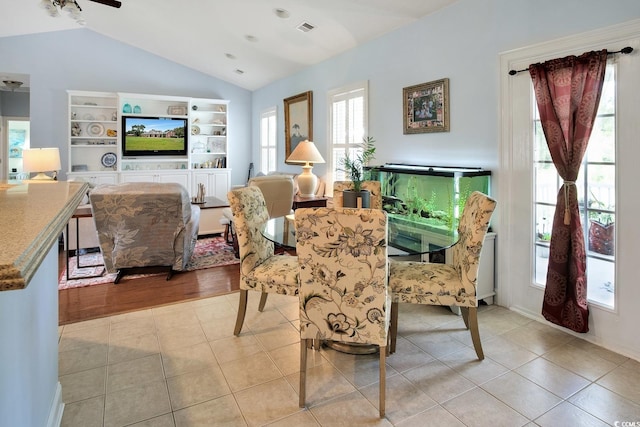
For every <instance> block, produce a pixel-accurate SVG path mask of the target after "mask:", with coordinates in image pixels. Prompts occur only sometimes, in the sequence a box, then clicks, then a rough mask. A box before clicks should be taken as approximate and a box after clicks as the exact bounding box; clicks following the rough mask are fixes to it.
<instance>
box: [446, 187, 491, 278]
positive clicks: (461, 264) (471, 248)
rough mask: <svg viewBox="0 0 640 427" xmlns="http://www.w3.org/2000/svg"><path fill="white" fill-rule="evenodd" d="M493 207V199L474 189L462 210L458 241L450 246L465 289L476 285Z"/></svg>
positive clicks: (453, 261) (454, 263)
mask: <svg viewBox="0 0 640 427" xmlns="http://www.w3.org/2000/svg"><path fill="white" fill-rule="evenodd" d="M495 207H496V201H495V200H494V199H492V198H490V197H489V196H487V195H486V194H483V193H481V192H479V191H474V192H473V193H471V195H470V196H469V198H467V202H466V203H465V206H464V209H463V210H462V216H461V217H460V223H459V224H458V242H457V243H456V244H455V245H453V247H452V248H451V251H452V254H451V255H452V262H451V264H452V265H453V266H454V267H455V268H456V270H457V271H458V274H459V275H460V279H461V280H462V283H463V285H464V287H465V289H467V291H469V290H470V289H472V288H473V289H475V287H476V282H477V278H478V267H479V266H480V254H481V252H482V244H483V243H484V238H485V235H486V234H487V229H488V228H489V221H490V220H491V215H492V214H493V211H494V209H495Z"/></svg>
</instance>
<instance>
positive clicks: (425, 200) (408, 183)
mask: <svg viewBox="0 0 640 427" xmlns="http://www.w3.org/2000/svg"><path fill="white" fill-rule="evenodd" d="M367 172H368V173H369V174H370V178H371V179H372V180H378V181H380V183H381V193H382V204H383V209H384V210H385V211H386V212H387V213H388V216H389V228H390V229H391V230H392V233H391V236H392V239H391V241H390V242H389V244H390V245H392V246H395V247H398V248H411V249H416V248H415V246H416V245H419V246H420V247H421V250H423V251H424V250H425V248H432V247H439V246H448V245H449V244H450V243H451V242H452V240H453V239H455V236H456V231H457V228H458V221H459V218H460V214H461V213H462V211H463V208H464V204H465V203H466V201H467V198H468V197H469V195H470V194H471V193H472V192H474V191H480V192H482V193H485V194H488V195H490V193H489V191H490V190H489V189H490V178H491V171H487V170H483V169H480V168H458V167H444V166H443V167H441V166H421V165H407V164H397V163H387V164H384V165H382V166H372V167H369V168H367Z"/></svg>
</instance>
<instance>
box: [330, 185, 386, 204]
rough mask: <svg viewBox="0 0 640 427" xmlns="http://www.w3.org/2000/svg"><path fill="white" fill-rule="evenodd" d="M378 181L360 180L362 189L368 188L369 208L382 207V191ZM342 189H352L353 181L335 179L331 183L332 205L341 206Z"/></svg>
mask: <svg viewBox="0 0 640 427" xmlns="http://www.w3.org/2000/svg"><path fill="white" fill-rule="evenodd" d="M380 188H381V187H380V181H362V189H363V190H369V192H370V193H371V196H370V199H369V201H370V204H371V206H370V208H371V209H382V192H381V190H380ZM344 190H353V181H335V182H334V183H333V206H334V207H336V208H341V207H342V192H343V191H344Z"/></svg>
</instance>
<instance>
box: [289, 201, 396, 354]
mask: <svg viewBox="0 0 640 427" xmlns="http://www.w3.org/2000/svg"><path fill="white" fill-rule="evenodd" d="M295 224H296V237H297V245H296V252H297V254H298V263H299V266H300V276H299V277H300V292H299V297H300V337H301V338H304V339H308V338H312V339H316V338H320V339H328V340H333V341H342V342H352V343H368V344H376V345H381V346H385V345H386V343H387V330H388V326H389V315H390V309H391V300H390V292H389V288H388V268H387V224H388V223H387V214H386V213H385V212H384V211H382V210H376V209H341V208H338V209H329V208H315V209H314V208H303V209H297V210H296V212H295Z"/></svg>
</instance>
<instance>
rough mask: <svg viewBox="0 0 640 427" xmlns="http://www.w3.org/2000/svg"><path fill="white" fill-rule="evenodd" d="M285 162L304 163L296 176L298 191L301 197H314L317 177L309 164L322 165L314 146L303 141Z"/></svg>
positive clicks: (320, 157) (319, 155) (307, 141)
mask: <svg viewBox="0 0 640 427" xmlns="http://www.w3.org/2000/svg"><path fill="white" fill-rule="evenodd" d="M287 162H291V163H304V164H305V165H304V166H302V173H301V174H300V175H298V178H297V180H298V189H299V190H300V196H301V197H313V196H315V191H316V187H317V186H318V177H317V176H315V175H314V174H313V172H311V170H312V169H313V166H311V165H310V163H324V159H323V158H322V155H321V154H320V152H319V151H318V149H317V148H316V145H315V144H314V143H313V142H311V141H309V140H304V141H302V142H300V143H298V145H297V146H296V148H295V149H294V150H293V152H292V153H291V154H290V155H289V157H288V158H287Z"/></svg>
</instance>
